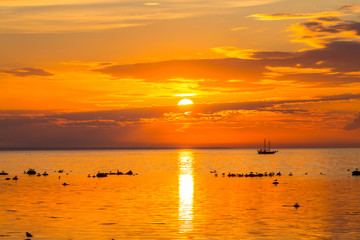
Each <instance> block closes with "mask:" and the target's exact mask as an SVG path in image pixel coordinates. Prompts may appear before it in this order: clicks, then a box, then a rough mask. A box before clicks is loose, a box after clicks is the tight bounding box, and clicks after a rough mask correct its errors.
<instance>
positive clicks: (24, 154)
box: [0, 149, 360, 240]
mask: <svg viewBox="0 0 360 240" xmlns="http://www.w3.org/2000/svg"><path fill="white" fill-rule="evenodd" d="M30 167H31V168H35V169H36V170H37V171H38V172H40V173H42V172H44V171H47V172H48V173H49V176H46V177H45V176H41V177H37V176H28V175H25V174H22V173H23V171H24V170H27V169H28V168H30ZM356 167H360V149H283V150H281V151H280V152H279V153H277V154H276V155H272V156H261V155H257V154H256V151H255V150H122V151H120V150H119V151H115V150H113V151H110V150H109V151H19V152H15V151H3V152H0V171H1V170H5V171H7V172H9V174H10V175H9V176H10V177H14V176H15V175H17V176H18V177H19V180H18V181H15V180H9V181H6V180H5V177H9V176H0V216H1V218H0V239H25V238H26V237H25V232H30V233H32V234H33V235H34V239H55V240H57V239H59V240H60V239H64V240H65V239H359V238H360V224H359V222H360V209H359V203H360V194H359V190H360V177H355V176H351V172H349V171H347V169H355V168H356ZM60 169H64V173H58V172H54V171H57V170H60ZM117 169H119V170H120V171H123V172H126V171H128V170H130V169H131V170H132V171H133V172H135V173H138V175H136V176H116V175H111V176H108V177H107V178H92V177H91V178H88V177H87V174H88V173H91V174H96V173H97V172H98V171H106V172H109V171H113V172H116V170H117ZM214 169H216V170H217V171H218V172H219V173H220V174H219V176H218V177H215V176H214V174H211V173H210V171H211V170H214ZM250 171H254V172H264V171H267V172H270V171H274V172H278V171H281V172H282V173H283V175H282V176H281V177H272V178H270V177H263V178H245V177H243V178H239V177H234V178H229V177H227V176H226V177H222V176H221V173H222V172H226V173H228V172H239V173H247V172H250ZM290 171H291V172H292V173H293V174H294V176H288V173H289V172H290ZM305 172H307V173H308V175H305ZM320 172H322V173H323V174H324V175H320ZM59 176H60V179H59ZM275 178H277V179H278V181H279V183H280V184H279V185H278V186H275V185H274V184H272V182H273V180H274V179H275ZM64 182H66V183H68V184H69V185H68V186H63V185H62V183H64ZM296 202H297V203H299V204H300V207H299V208H297V209H296V208H294V207H292V205H293V204H294V203H296Z"/></svg>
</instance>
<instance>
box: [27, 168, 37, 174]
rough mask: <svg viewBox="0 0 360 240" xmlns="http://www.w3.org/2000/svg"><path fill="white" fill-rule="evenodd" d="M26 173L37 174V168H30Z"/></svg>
mask: <svg viewBox="0 0 360 240" xmlns="http://www.w3.org/2000/svg"><path fill="white" fill-rule="evenodd" d="M26 174H28V175H35V174H36V171H35V169H32V168H29V170H28V171H27V172H26Z"/></svg>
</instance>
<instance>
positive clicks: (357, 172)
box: [352, 169, 360, 176]
mask: <svg viewBox="0 0 360 240" xmlns="http://www.w3.org/2000/svg"><path fill="white" fill-rule="evenodd" d="M352 175H353V176H360V171H359V170H358V169H356V170H355V171H353V172H352Z"/></svg>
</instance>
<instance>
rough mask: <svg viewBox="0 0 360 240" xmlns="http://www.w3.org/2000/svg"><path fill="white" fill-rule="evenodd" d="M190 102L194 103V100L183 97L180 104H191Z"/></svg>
mask: <svg viewBox="0 0 360 240" xmlns="http://www.w3.org/2000/svg"><path fill="white" fill-rule="evenodd" d="M190 104H194V103H193V101H191V100H190V99H182V100H181V101H180V102H179V103H178V105H179V106H180V105H190Z"/></svg>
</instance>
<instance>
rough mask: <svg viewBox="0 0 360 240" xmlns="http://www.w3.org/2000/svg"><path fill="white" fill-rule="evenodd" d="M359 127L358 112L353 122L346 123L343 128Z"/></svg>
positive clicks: (359, 118) (359, 114)
mask: <svg viewBox="0 0 360 240" xmlns="http://www.w3.org/2000/svg"><path fill="white" fill-rule="evenodd" d="M359 128H360V113H358V116H357V117H356V118H355V119H354V120H353V122H351V123H349V124H347V125H346V126H345V127H344V129H345V130H355V129H359Z"/></svg>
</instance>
